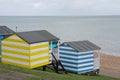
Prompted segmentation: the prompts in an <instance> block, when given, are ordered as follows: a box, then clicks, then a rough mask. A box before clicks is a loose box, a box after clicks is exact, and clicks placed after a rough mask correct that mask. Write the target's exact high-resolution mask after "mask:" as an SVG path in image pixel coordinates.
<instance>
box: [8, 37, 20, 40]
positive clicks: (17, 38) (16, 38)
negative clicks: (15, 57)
mask: <svg viewBox="0 0 120 80" xmlns="http://www.w3.org/2000/svg"><path fill="white" fill-rule="evenodd" d="M9 39H15V40H21V38H19V37H17V36H10V37H9Z"/></svg>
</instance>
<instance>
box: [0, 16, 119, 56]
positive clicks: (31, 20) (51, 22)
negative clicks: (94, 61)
mask: <svg viewBox="0 0 120 80" xmlns="http://www.w3.org/2000/svg"><path fill="white" fill-rule="evenodd" d="M119 22H120V16H0V25H5V26H8V27H9V28H11V29H12V30H14V31H15V30H16V27H18V30H17V31H19V32H21V31H31V30H43V29H45V30H48V31H49V32H51V33H53V34H54V35H55V36H57V37H59V38H60V39H61V42H66V41H74V40H75V41H78V40H89V41H91V42H93V43H95V44H97V45H98V46H100V47H101V48H102V52H103V53H105V54H109V55H114V56H120V50H119V48H120V45H119V44H120V38H119V37H118V36H119V34H120V32H119V31H120V27H119V25H120V23H119Z"/></svg>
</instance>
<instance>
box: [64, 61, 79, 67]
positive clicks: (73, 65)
mask: <svg viewBox="0 0 120 80" xmlns="http://www.w3.org/2000/svg"><path fill="white" fill-rule="evenodd" d="M62 65H67V66H71V67H78V65H77V64H76V65H75V64H69V63H64V62H62Z"/></svg>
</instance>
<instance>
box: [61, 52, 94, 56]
mask: <svg viewBox="0 0 120 80" xmlns="http://www.w3.org/2000/svg"><path fill="white" fill-rule="evenodd" d="M60 54H64V55H69V56H85V55H93V54H94V53H84V54H78V53H75V54H70V53H65V52H60Z"/></svg>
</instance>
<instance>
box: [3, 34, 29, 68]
mask: <svg viewBox="0 0 120 80" xmlns="http://www.w3.org/2000/svg"><path fill="white" fill-rule="evenodd" d="M29 61H30V60H29V44H27V43H26V42H25V41H24V40H22V39H21V38H19V37H18V36H17V35H16V34H13V35H11V36H9V37H8V38H5V39H4V40H3V41H2V63H5V64H10V65H15V66H20V67H24V68H30V66H29Z"/></svg>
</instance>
